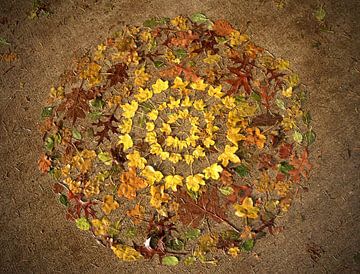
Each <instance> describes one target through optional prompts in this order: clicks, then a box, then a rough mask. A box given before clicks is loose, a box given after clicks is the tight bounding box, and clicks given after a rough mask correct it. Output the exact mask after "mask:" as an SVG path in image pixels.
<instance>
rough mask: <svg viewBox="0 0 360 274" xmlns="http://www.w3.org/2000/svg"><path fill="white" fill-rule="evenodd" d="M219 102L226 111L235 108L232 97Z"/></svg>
mask: <svg viewBox="0 0 360 274" xmlns="http://www.w3.org/2000/svg"><path fill="white" fill-rule="evenodd" d="M221 101H222V103H223V104H224V106H225V107H226V108H228V109H233V108H234V107H235V106H236V104H235V98H234V97H231V96H225V97H224V98H223V99H222V100H221Z"/></svg>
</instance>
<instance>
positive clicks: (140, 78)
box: [134, 67, 150, 87]
mask: <svg viewBox="0 0 360 274" xmlns="http://www.w3.org/2000/svg"><path fill="white" fill-rule="evenodd" d="M149 79H150V74H148V73H146V72H145V67H141V68H139V69H137V70H135V80H134V84H135V85H136V86H138V87H143V86H144V85H145V83H146V82H147V81H148V80H149Z"/></svg>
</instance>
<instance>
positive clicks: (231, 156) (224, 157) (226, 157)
mask: <svg viewBox="0 0 360 274" xmlns="http://www.w3.org/2000/svg"><path fill="white" fill-rule="evenodd" d="M237 150H238V147H237V146H233V147H232V146H229V145H226V146H225V150H224V152H223V153H222V154H220V156H219V157H218V160H219V161H222V163H221V164H222V166H224V167H226V166H227V165H228V164H229V161H230V162H233V163H234V164H237V163H240V158H239V157H238V156H237V155H236V154H235V152H236V151H237Z"/></svg>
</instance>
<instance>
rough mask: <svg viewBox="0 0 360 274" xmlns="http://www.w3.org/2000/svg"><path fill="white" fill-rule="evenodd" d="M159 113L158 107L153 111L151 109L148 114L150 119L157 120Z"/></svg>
mask: <svg viewBox="0 0 360 274" xmlns="http://www.w3.org/2000/svg"><path fill="white" fill-rule="evenodd" d="M158 115H159V111H158V110H157V109H153V110H152V111H150V112H149V113H148V114H147V116H148V117H149V119H150V120H152V121H155V120H156V119H157V117H158Z"/></svg>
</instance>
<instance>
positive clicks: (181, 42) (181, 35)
mask: <svg viewBox="0 0 360 274" xmlns="http://www.w3.org/2000/svg"><path fill="white" fill-rule="evenodd" d="M196 39H199V35H197V34H193V33H192V31H191V30H189V31H187V32H186V31H179V32H177V33H176V37H173V38H171V40H170V43H171V44H172V45H174V46H180V47H184V48H185V47H188V46H189V45H190V44H191V43H192V41H194V40H196Z"/></svg>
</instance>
